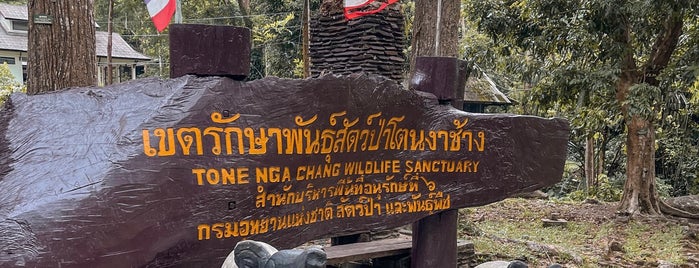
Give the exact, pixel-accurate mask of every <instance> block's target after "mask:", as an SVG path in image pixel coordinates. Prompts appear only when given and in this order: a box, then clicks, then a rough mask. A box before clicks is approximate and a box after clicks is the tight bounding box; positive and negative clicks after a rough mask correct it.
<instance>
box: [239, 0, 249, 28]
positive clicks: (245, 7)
mask: <svg viewBox="0 0 699 268" xmlns="http://www.w3.org/2000/svg"><path fill="white" fill-rule="evenodd" d="M238 9H240V13H241V14H243V22H245V27H247V28H248V29H251V30H252V19H250V0H238Z"/></svg>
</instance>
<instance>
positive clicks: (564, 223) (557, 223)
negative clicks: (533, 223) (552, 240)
mask: <svg viewBox="0 0 699 268" xmlns="http://www.w3.org/2000/svg"><path fill="white" fill-rule="evenodd" d="M541 222H542V223H543V226H544V227H555V226H563V227H565V226H568V221H567V220H564V219H555V220H554V219H542V220H541Z"/></svg>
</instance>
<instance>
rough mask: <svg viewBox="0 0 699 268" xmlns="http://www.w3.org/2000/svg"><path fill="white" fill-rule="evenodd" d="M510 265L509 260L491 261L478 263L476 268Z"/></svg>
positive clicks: (500, 267) (503, 267)
mask: <svg viewBox="0 0 699 268" xmlns="http://www.w3.org/2000/svg"><path fill="white" fill-rule="evenodd" d="M509 265H510V262H509V261H489V262H485V263H481V264H479V265H477V266H476V267H475V268H507V267H508V266H509Z"/></svg>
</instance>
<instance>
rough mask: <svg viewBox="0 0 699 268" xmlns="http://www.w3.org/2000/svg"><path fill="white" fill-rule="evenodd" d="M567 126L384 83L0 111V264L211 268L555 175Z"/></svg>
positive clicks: (367, 80)
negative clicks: (237, 250)
mask: <svg viewBox="0 0 699 268" xmlns="http://www.w3.org/2000/svg"><path fill="white" fill-rule="evenodd" d="M568 134H569V129H568V124H567V122H566V121H565V120H562V119H543V118H537V117H531V116H513V115H482V114H469V113H465V112H462V111H459V110H456V109H453V108H450V107H446V106H443V105H438V104H437V100H436V98H435V97H434V95H431V94H427V93H422V92H414V91H407V90H403V89H401V88H399V87H398V85H397V84H396V83H395V82H393V81H391V80H386V79H385V78H382V77H374V76H349V77H333V76H326V77H323V78H320V79H308V80H286V79H278V78H267V79H263V80H257V81H252V82H240V81H234V80H231V79H228V78H221V77H194V76H184V77H180V78H177V79H172V80H156V79H145V80H138V81H132V82H129V83H125V84H119V85H115V86H111V87H106V88H76V89H70V90H65V91H62V92H57V93H52V94H44V95H37V96H26V95H22V94H15V95H13V96H12V97H11V98H10V100H9V101H8V102H7V103H6V105H5V106H4V107H3V109H2V110H1V111H0V248H2V249H3V250H2V251H0V267H14V266H18V265H26V266H29V267H59V266H60V267H164V266H167V267H214V266H218V265H220V264H221V263H222V262H223V260H224V258H225V257H226V256H227V255H228V254H229V253H230V251H232V250H233V247H234V245H235V244H236V242H238V241H241V240H242V239H254V240H258V241H265V242H268V243H270V244H271V245H273V246H275V247H277V248H290V247H294V246H297V245H299V244H301V243H303V242H305V241H308V240H312V239H316V238H319V237H323V236H327V235H331V234H332V235H342V234H349V233H355V232H360V231H369V230H384V229H390V228H395V227H398V226H402V225H405V224H408V223H411V222H414V221H416V220H418V219H420V218H423V217H425V216H427V215H431V214H433V213H437V212H439V211H443V210H446V209H455V208H461V207H468V206H477V205H482V204H487V203H491V202H494V201H498V200H501V199H504V198H506V197H508V196H510V195H513V194H516V193H519V192H526V191H532V190H535V189H539V188H542V187H546V186H549V185H552V184H554V183H555V182H557V181H559V180H560V177H561V174H562V172H563V163H564V160H565V155H566V143H567V138H568Z"/></svg>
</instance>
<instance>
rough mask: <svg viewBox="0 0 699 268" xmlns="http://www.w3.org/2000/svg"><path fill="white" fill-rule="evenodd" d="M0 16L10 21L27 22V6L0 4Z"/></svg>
mask: <svg viewBox="0 0 699 268" xmlns="http://www.w3.org/2000/svg"><path fill="white" fill-rule="evenodd" d="M0 15H2V16H3V17H5V18H6V19H10V20H28V19H29V17H28V16H27V6H15V5H10V4H5V3H0Z"/></svg>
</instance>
